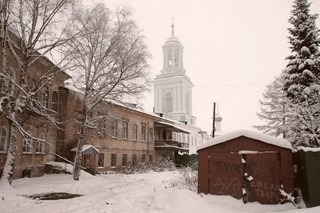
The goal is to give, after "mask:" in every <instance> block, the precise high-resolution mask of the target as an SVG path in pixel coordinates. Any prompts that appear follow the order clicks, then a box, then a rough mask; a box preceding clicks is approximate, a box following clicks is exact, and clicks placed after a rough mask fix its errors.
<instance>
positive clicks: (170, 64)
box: [168, 50, 172, 67]
mask: <svg viewBox="0 0 320 213" xmlns="http://www.w3.org/2000/svg"><path fill="white" fill-rule="evenodd" d="M168 66H169V67H171V66H172V51H171V50H168Z"/></svg>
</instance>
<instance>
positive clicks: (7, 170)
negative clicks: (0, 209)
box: [0, 113, 17, 188]
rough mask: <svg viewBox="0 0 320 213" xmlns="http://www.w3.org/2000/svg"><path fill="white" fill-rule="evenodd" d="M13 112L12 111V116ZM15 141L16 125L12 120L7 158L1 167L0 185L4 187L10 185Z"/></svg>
mask: <svg viewBox="0 0 320 213" xmlns="http://www.w3.org/2000/svg"><path fill="white" fill-rule="evenodd" d="M14 115H15V114H14V113H13V118H15V116H14ZM16 142H17V127H16V125H15V124H14V122H10V140H9V148H8V154H7V160H6V163H5V166H4V169H3V173H2V177H1V180H0V186H1V188H2V187H6V186H9V185H11V183H12V178H13V170H14V163H15V155H16Z"/></svg>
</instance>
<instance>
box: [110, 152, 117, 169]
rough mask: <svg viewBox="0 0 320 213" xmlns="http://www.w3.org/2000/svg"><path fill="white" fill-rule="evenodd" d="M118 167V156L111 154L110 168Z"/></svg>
mask: <svg viewBox="0 0 320 213" xmlns="http://www.w3.org/2000/svg"><path fill="white" fill-rule="evenodd" d="M116 165H117V154H111V165H110V166H116Z"/></svg>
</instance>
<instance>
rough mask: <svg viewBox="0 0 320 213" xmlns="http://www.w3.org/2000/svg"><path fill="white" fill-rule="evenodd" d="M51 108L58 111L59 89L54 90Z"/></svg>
mask: <svg viewBox="0 0 320 213" xmlns="http://www.w3.org/2000/svg"><path fill="white" fill-rule="evenodd" d="M51 108H52V110H54V111H56V112H57V111H58V92H57V91H53V93H52V102H51Z"/></svg>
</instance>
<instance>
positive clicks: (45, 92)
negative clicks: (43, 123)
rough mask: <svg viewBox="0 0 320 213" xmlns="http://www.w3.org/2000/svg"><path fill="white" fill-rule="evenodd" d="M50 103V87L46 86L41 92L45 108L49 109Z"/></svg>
mask: <svg viewBox="0 0 320 213" xmlns="http://www.w3.org/2000/svg"><path fill="white" fill-rule="evenodd" d="M48 101H49V90H48V87H46V86H44V87H42V90H41V104H42V106H44V107H48Z"/></svg>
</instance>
